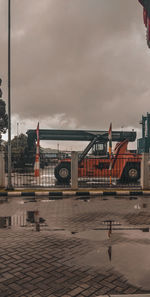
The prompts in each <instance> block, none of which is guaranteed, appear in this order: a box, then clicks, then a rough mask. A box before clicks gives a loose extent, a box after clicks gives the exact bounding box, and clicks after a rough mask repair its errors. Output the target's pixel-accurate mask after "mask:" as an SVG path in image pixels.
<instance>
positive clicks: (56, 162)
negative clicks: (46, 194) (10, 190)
mask: <svg viewBox="0 0 150 297" xmlns="http://www.w3.org/2000/svg"><path fill="white" fill-rule="evenodd" d="M33 160H34V158H33ZM110 163H111V166H110ZM60 164H61V166H60ZM66 166H67V169H66ZM140 167H141V157H140V156H138V155H135V156H131V157H130V156H124V155H118V156H113V157H112V160H111V162H110V160H109V158H108V156H104V157H102V156H101V157H94V158H93V157H91V156H88V157H86V158H85V159H84V160H82V162H80V163H79V164H78V187H79V188H82V187H83V188H102V187H106V186H107V187H121V188H122V187H129V186H132V187H140V171H141V169H140ZM56 168H60V171H58V170H57V175H56V174H55V171H56ZM67 170H68V172H69V175H70V176H69V178H68V179H66V178H65V177H66V174H68V173H67ZM5 175H6V184H7V178H8V172H7V163H6V174H5ZM58 175H61V177H62V178H61V179H60V178H59V176H58ZM12 185H13V186H14V188H23V187H24V188H25V187H26V188H35V187H41V188H42V187H44V188H46V187H47V188H70V187H71V157H69V158H66V159H62V158H61V155H60V157H59V159H58V158H51V159H50V158H49V159H48V158H46V157H44V155H43V156H42V158H41V162H40V174H39V176H38V177H36V176H35V174H34V162H32V163H29V162H28V163H27V160H26V162H23V161H22V158H21V157H20V156H19V155H17V154H13V158H12Z"/></svg>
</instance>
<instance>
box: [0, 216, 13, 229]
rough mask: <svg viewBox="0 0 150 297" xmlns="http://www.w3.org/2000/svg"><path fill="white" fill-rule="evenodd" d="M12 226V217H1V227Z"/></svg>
mask: <svg viewBox="0 0 150 297" xmlns="http://www.w3.org/2000/svg"><path fill="white" fill-rule="evenodd" d="M10 226H11V217H0V228H1V229H2V228H8V227H10Z"/></svg>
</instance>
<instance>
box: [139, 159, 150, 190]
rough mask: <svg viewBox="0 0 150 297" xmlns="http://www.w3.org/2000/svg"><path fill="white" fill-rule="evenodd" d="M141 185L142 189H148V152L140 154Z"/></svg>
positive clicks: (149, 181)
mask: <svg viewBox="0 0 150 297" xmlns="http://www.w3.org/2000/svg"><path fill="white" fill-rule="evenodd" d="M141 187H142V189H143V190H149V189H150V154H149V153H143V154H142V162H141Z"/></svg>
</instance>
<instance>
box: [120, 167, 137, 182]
mask: <svg viewBox="0 0 150 297" xmlns="http://www.w3.org/2000/svg"><path fill="white" fill-rule="evenodd" d="M139 178H140V167H139V165H137V164H127V165H126V167H125V170H124V173H123V175H122V177H121V180H122V181H124V182H125V183H128V182H137V181H138V179H139Z"/></svg>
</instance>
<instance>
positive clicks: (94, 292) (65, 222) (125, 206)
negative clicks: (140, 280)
mask: <svg viewBox="0 0 150 297" xmlns="http://www.w3.org/2000/svg"><path fill="white" fill-rule="evenodd" d="M143 199H144V198H143ZM147 199H148V198H147ZM25 202H27V201H25ZM139 203H141V200H140V202H139ZM136 204H137V201H130V200H129V199H127V198H126V199H120V200H119V199H113V198H112V197H110V198H108V200H103V199H102V198H93V199H91V200H90V201H89V202H88V201H84V200H83V201H82V200H76V199H73V198H72V199H63V200H60V201H53V202H48V201H47V202H46V201H45V203H43V202H40V201H38V202H36V203H33V202H32V203H30V202H28V203H25V204H21V203H19V199H18V198H17V199H16V200H15V199H13V200H12V201H11V200H8V203H6V204H5V203H4V204H1V208H0V216H1V217H2V216H3V217H4V216H11V217H15V216H16V218H17V219H16V221H17V220H18V221H19V216H21V215H22V214H23V213H25V212H26V211H34V210H37V209H38V210H39V212H40V216H41V217H42V218H44V219H45V220H46V224H45V225H44V224H43V227H42V226H41V231H40V232H36V231H35V226H34V225H33V224H29V223H27V225H26V224H24V227H20V226H19V223H16V225H17V226H10V227H9V228H5V229H4V228H3V229H2V228H1V229H0V297H7V296H14V297H17V296H18V297H19V296H20V297H25V296H26V297H27V296H28V297H32V296H35V297H41V296H42V297H44V296H47V297H48V296H50V297H57V296H58V297H59V296H60V297H75V296H78V297H86V296H87V297H94V296H95V297H96V296H99V295H105V294H106V295H107V294H116V295H117V294H129V293H130V294H133V293H137V294H144V293H147V292H146V290H144V289H143V288H140V287H137V286H134V285H133V284H132V283H129V281H128V280H127V279H126V277H125V276H124V275H123V274H121V273H119V271H117V270H115V269H114V268H113V267H112V265H106V266H103V265H102V266H101V265H98V266H92V265H89V264H88V263H84V265H83V264H82V262H81V263H80V259H82V258H84V256H85V255H90V254H92V252H93V251H95V250H96V249H97V248H98V247H99V246H101V247H103V248H107V247H108V244H109V239H107V238H105V237H104V238H103V237H102V238H101V239H100V240H99V241H97V240H96V239H92V240H91V239H90V238H88V236H80V235H81V234H84V231H90V230H93V229H94V228H98V227H99V226H101V227H104V226H103V224H102V222H103V221H104V220H106V219H114V220H116V221H119V222H120V223H121V224H125V225H126V226H134V224H135V225H136V224H137V223H138V224H140V225H142V226H147V225H148V224H149V217H148V214H149V213H150V207H149V204H148V205H147V208H146V209H140V210H139V209H136V208H135V205H136ZM141 205H142V204H141ZM140 213H141V214H142V217H144V216H143V213H145V214H146V216H145V217H146V218H147V220H146V219H144V220H142V221H140V220H138V218H139V217H140V216H139V214H140ZM131 218H132V222H131ZM137 220H138V222H137ZM131 224H132V225H131ZM57 229H64V230H58V231H57ZM76 232H77V233H76ZM91 234H92V233H91ZM125 240H126V241H129V242H133V241H134V240H133V239H125V238H123V237H120V236H117V235H115V234H114V236H113V237H112V239H111V245H112V246H113V245H114V244H119V243H120V242H124V241H125ZM137 241H138V239H136V240H135V242H137ZM140 241H141V239H139V242H140ZM145 241H146V242H147V244H150V240H149V239H148V238H145Z"/></svg>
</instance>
